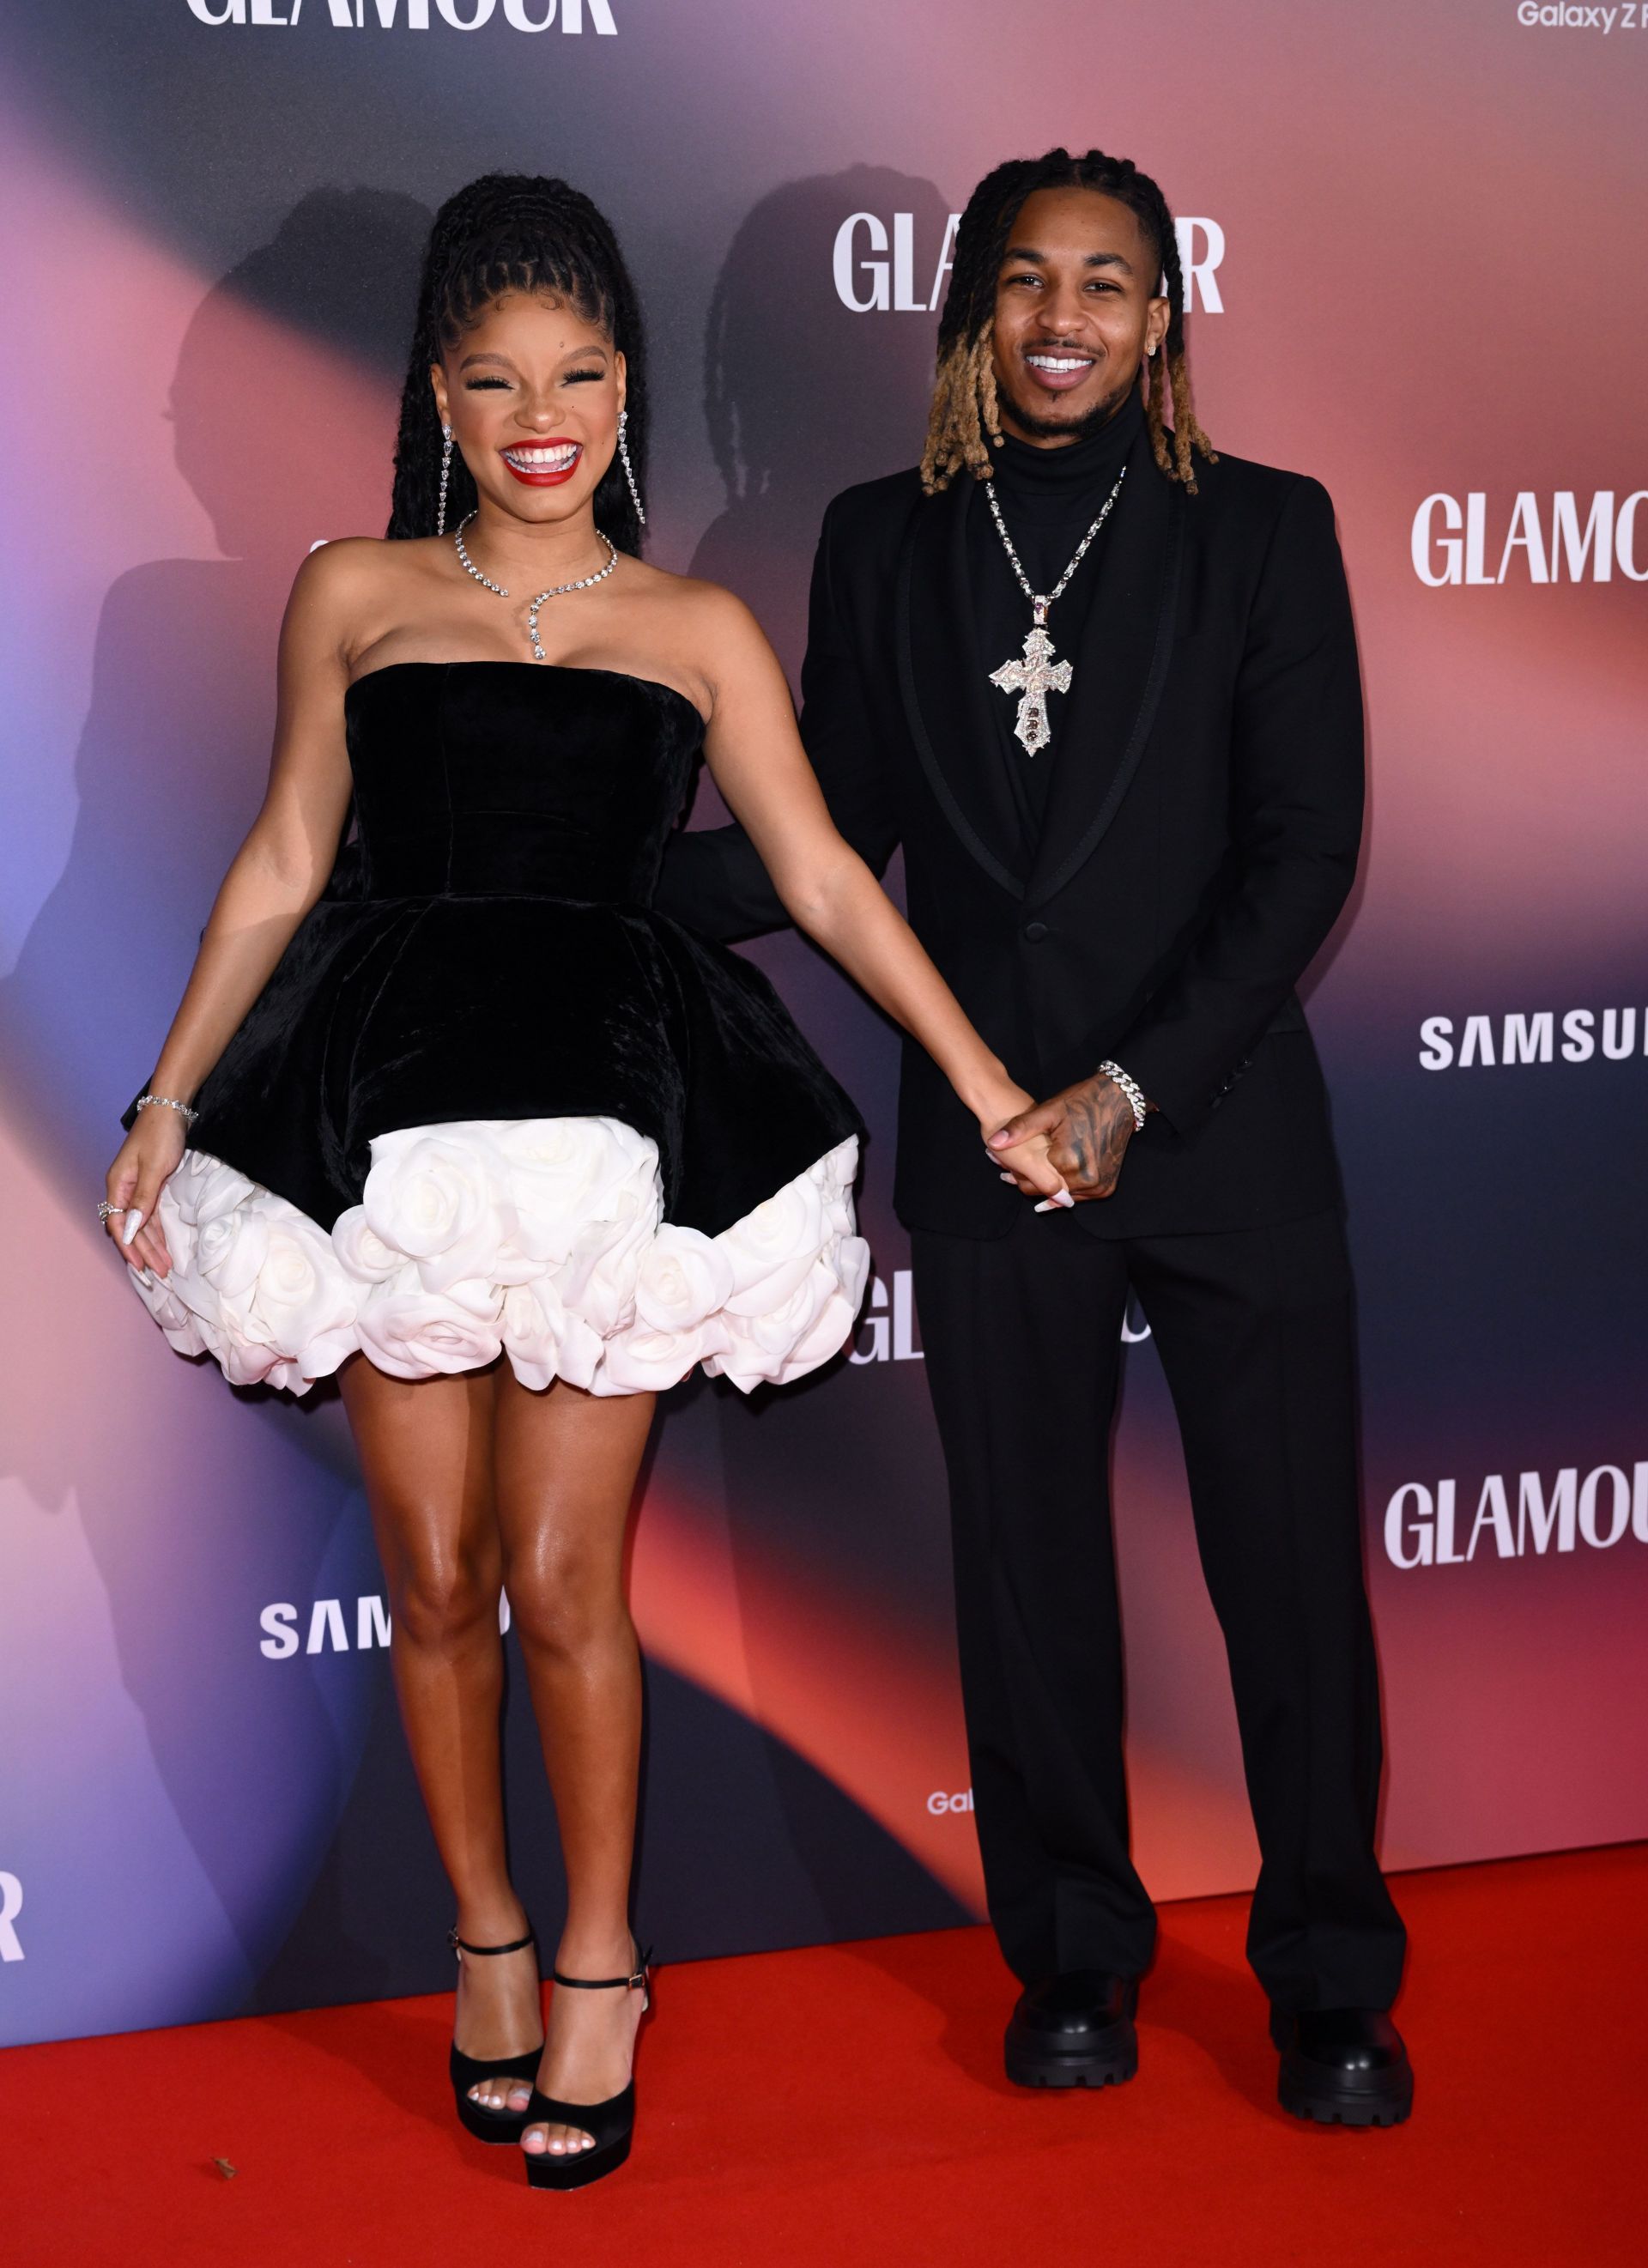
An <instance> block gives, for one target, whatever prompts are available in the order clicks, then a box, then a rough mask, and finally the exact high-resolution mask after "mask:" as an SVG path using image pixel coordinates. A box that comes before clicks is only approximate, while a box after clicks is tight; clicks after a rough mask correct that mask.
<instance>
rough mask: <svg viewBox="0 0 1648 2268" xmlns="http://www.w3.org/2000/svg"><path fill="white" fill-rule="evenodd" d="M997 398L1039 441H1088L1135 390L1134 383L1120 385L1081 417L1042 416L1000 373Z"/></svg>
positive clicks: (1023, 428)
mask: <svg viewBox="0 0 1648 2268" xmlns="http://www.w3.org/2000/svg"><path fill="white" fill-rule="evenodd" d="M996 383H997V399H998V401H1000V403H1001V406H1002V407H1003V408H1004V409H1006V410H1007V411H1008V412H1009V414H1010V415H1011V416H1012V421H1013V423H1014V424H1015V425H1017V426H1018V427H1019V431H1021V432H1023V433H1027V434H1028V435H1029V436H1030V437H1031V438H1032V439H1034V440H1037V441H1085V439H1086V438H1087V436H1088V434H1089V433H1096V432H1097V431H1099V428H1100V426H1101V425H1107V424H1108V423H1110V420H1111V419H1112V418H1113V417H1114V416H1115V415H1116V413H1117V412H1118V411H1119V410H1120V409H1121V408H1122V404H1123V403H1124V402H1125V401H1126V400H1127V398H1128V396H1129V394H1131V392H1132V391H1133V387H1132V384H1131V382H1129V384H1128V385H1126V386H1123V387H1120V388H1119V389H1118V390H1117V391H1116V392H1115V394H1110V395H1109V396H1108V397H1107V399H1106V400H1104V401H1096V402H1094V404H1093V408H1092V409H1088V410H1085V411H1084V412H1083V414H1082V415H1081V416H1079V417H1043V416H1041V415H1040V414H1039V413H1038V412H1037V411H1035V410H1034V409H1025V407H1024V406H1023V404H1022V403H1021V402H1020V401H1019V397H1018V395H1017V394H1011V393H1009V391H1008V389H1007V388H1006V387H1004V386H1003V385H1002V383H1001V379H1000V375H999V373H998V374H997V381H996Z"/></svg>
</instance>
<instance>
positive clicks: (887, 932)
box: [701, 591, 1064, 1200]
mask: <svg viewBox="0 0 1648 2268" xmlns="http://www.w3.org/2000/svg"><path fill="white" fill-rule="evenodd" d="M703 603H704V605H705V612H706V621H705V623H704V629H705V630H706V632H707V637H706V640H705V647H706V648H707V652H706V659H707V662H708V667H707V668H706V670H705V674H706V676H707V678H708V679H709V682H710V689H711V694H712V696H713V709H712V712H711V716H710V725H709V730H708V733H707V736H706V739H705V743H704V754H705V757H706V759H707V761H708V762H709V766H710V773H711V775H712V777H713V778H714V780H715V784H716V785H717V788H718V789H719V790H720V792H721V794H722V797H723V799H725V803H726V805H727V807H728V809H729V810H730V811H731V812H732V815H733V817H734V818H735V819H736V820H737V821H739V825H740V826H741V827H742V828H744V829H745V831H746V833H747V835H748V836H749V838H750V840H751V842H752V843H754V846H755V849H756V851H758V852H759V853H760V855H761V863H762V864H763V865H765V867H766V869H767V871H768V873H769V875H770V876H771V877H772V881H773V887H775V889H776V891H777V893H778V895H779V897H780V898H781V899H782V900H783V902H784V909H785V910H786V912H787V913H788V914H789V916H790V917H791V920H792V921H793V922H794V923H795V924H796V926H797V927H798V929H803V930H805V931H806V933H807V935H808V936H809V937H810V938H812V939H813V940H814V941H815V942H816V943H817V944H819V945H820V946H822V947H823V948H824V950H825V952H826V953H828V954H829V955H830V957H831V959H832V960H834V961H837V962H839V964H840V965H841V967H842V968H844V969H845V970H846V971H847V973H848V975H849V976H852V977H853V978H855V979H856V980H857V983H860V984H862V985H863V987H864V990H865V991H866V992H867V993H868V994H869V995H870V997H871V998H872V1000H874V1001H875V1002H876V1003H877V1005H879V1006H880V1007H882V1008H884V1009H885V1010H886V1011H887V1014H888V1015H889V1016H891V1017H893V1018H894V1020H895V1021H896V1022H897V1023H899V1024H901V1025H902V1026H903V1027H904V1029H905V1030H906V1031H907V1032H909V1033H910V1034H911V1035H913V1036H914V1037H915V1038H916V1039H917V1040H919V1041H920V1042H921V1044H922V1046H923V1047H924V1048H925V1049H926V1050H927V1052H928V1054H929V1055H930V1056H931V1057H932V1059H933V1061H934V1062H935V1063H936V1064H938V1068H939V1069H940V1071H943V1072H944V1074H945V1078H946V1079H948V1080H949V1081H950V1084H951V1086H953V1088H954V1089H955V1092H956V1094H957V1095H958V1096H959V1097H960V1100H961V1101H963V1102H964V1103H965V1104H966V1105H967V1108H968V1109H969V1110H970V1111H971V1112H972V1113H973V1115H974V1116H975V1118H976V1119H977V1120H978V1122H979V1125H980V1129H981V1131H982V1133H983V1134H984V1135H985V1136H986V1137H987V1138H988V1137H989V1136H990V1135H991V1134H993V1133H994V1132H995V1131H996V1130H997V1128H998V1127H999V1126H1001V1125H1002V1124H1004V1122H1005V1120H1006V1119H1007V1118H1010V1117H1012V1116H1013V1114H1014V1112H1015V1111H1017V1110H1020V1109H1022V1108H1024V1107H1025V1106H1024V1104H1023V1103H1022V1102H1019V1101H1014V1102H1013V1103H1012V1107H1011V1108H1008V1109H1006V1110H1004V1109H1003V1107H1002V1106H1003V1103H1004V1101H1006V1100H1007V1099H1008V1098H1009V1097H1017V1096H1020V1095H1022V1094H1024V1092H1025V1090H1024V1089H1023V1088H1022V1087H1021V1086H1018V1085H1017V1084H1016V1083H1015V1081H1014V1080H1013V1079H1012V1078H1010V1076H1009V1075H1008V1072H1007V1071H1006V1069H1005V1067H1004V1065H1003V1064H1002V1063H1001V1061H1000V1059H999V1057H997V1056H996V1055H995V1054H994V1053H993V1052H992V1050H991V1049H989V1048H988V1047H986V1046H985V1044H984V1042H983V1041H982V1039H981V1038H980V1037H979V1035H978V1034H977V1033H976V1032H975V1030H974V1028H973V1026H972V1025H971V1023H970V1022H969V1021H968V1020H967V1017H966V1015H965V1014H964V1013H962V1010H961V1007H960V1004H959V1003H958V1001H957V999H956V998H955V995H954V994H953V992H952V991H951V990H950V988H949V986H948V985H947V984H946V983H945V981H944V979H943V977H942V976H940V975H939V974H938V970H937V969H936V968H934V967H933V964H932V962H931V960H930V959H929V958H928V956H927V954H926V951H925V949H924V948H923V946H921V945H920V944H919V943H918V941H917V939H916V935H915V932H913V931H912V930H911V928H910V926H909V923H908V922H906V920H905V919H904V917H903V916H902V915H901V913H900V912H899V910H898V909H897V907H896V906H894V903H893V902H892V900H891V899H890V898H889V897H888V896H887V894H886V892H885V891H884V890H883V889H882V888H881V887H880V885H879V883H878V882H877V880H876V879H875V877H874V875H873V874H872V873H871V871H870V869H869V867H868V866H866V865H865V864H864V860H863V859H862V858H860V857H859V855H858V853H857V851H855V850H853V849H852V848H851V846H850V844H849V843H846V842H845V841H843V839H842V836H840V835H839V834H838V833H837V832H836V830H835V825H834V823H833V822H832V821H831V818H830V815H829V812H828V808H827V806H826V805H825V801H824V798H823V794H822V792H821V791H820V787H819V784H818V781H817V778H816V777H814V774H813V768H812V766H811V765H810V764H809V763H808V762H807V759H806V752H805V750H804V749H803V747H802V746H801V740H800V736H799V734H798V732H797V730H796V723H795V712H794V711H793V709H792V708H791V702H790V689H789V687H788V685H787V684H786V683H785V681H784V672H783V671H782V670H781V669H780V668H779V666H778V662H777V659H776V656H775V655H774V653H773V651H772V648H771V647H770V646H769V644H768V643H767V640H766V638H765V637H763V636H762V634H761V630H760V627H759V626H758V624H757V623H756V622H755V621H754V617H753V616H752V615H750V613H749V611H748V609H747V608H745V607H744V606H743V605H741V604H740V602H739V600H736V599H733V598H732V597H730V596H729V594H728V593H725V592H722V591H717V592H715V593H713V594H706V597H705V600H704V602H703ZM701 650H702V649H701ZM998 1155H999V1158H1000V1162H1001V1165H1003V1166H1008V1167H1013V1168H1015V1169H1016V1171H1017V1172H1018V1173H1019V1175H1022V1176H1023V1178H1024V1179H1025V1180H1026V1181H1028V1182H1032V1183H1034V1186H1035V1187H1036V1188H1037V1189H1040V1190H1041V1192H1042V1193H1043V1194H1044V1195H1045V1196H1048V1197H1058V1198H1060V1199H1061V1200H1063V1199H1064V1183H1063V1179H1062V1177H1061V1176H1060V1175H1058V1174H1057V1173H1056V1171H1055V1170H1054V1168H1053V1167H1051V1166H1050V1165H1048V1161H1047V1147H1046V1144H1045V1142H1044V1141H1043V1140H1042V1139H1041V1138H1033V1139H1031V1140H1028V1141H1026V1142H1025V1143H1023V1144H1021V1145H1019V1146H1018V1147H1017V1148H1015V1149H1014V1150H1012V1152H999V1153H998ZM981 1170H988V1161H987V1160H981Z"/></svg>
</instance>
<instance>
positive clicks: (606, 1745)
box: [493, 1368, 655, 2152]
mask: <svg viewBox="0 0 1648 2268" xmlns="http://www.w3.org/2000/svg"><path fill="white" fill-rule="evenodd" d="M654 1401H655V1397H654V1396H653V1395H650V1394H644V1395H640V1394H637V1395H610V1396H598V1395H588V1394H585V1393H582V1392H580V1391H579V1390H578V1388H576V1387H572V1386H569V1385H567V1384H566V1383H565V1382H564V1381H560V1382H558V1383H557V1384H555V1385H554V1386H551V1387H550V1388H548V1391H547V1392H543V1393H534V1392H533V1391H531V1390H529V1389H528V1388H526V1387H523V1386H522V1385H520V1384H519V1381H517V1380H516V1379H515V1378H514V1377H513V1375H512V1374H511V1373H510V1372H509V1370H508V1369H507V1368H504V1369H501V1370H500V1372H499V1373H498V1381H497V1402H496V1404H495V1409H494V1419H493V1471H494V1479H495V1484H496V1487H497V1511H498V1525H499V1528H500V1530H501V1532H502V1535H503V1539H504V1585H505V1587H506V1588H507V1590H508V1592H509V1599H510V1609H511V1615H512V1616H513V1620H514V1627H515V1630H516V1631H517V1633H518V1635H519V1639H520V1643H521V1650H522V1653H523V1654H524V1655H525V1658H526V1675H527V1678H528V1681H529V1683H530V1685H531V1688H532V1697H533V1709H534V1710H535V1712H536V1713H537V1718H538V1727H539V1732H540V1734H541V1738H542V1741H543V1748H544V1761H545V1763H546V1764H547V1765H548V1772H549V1784H550V1786H551V1788H552V1789H553V1790H554V1793H555V1815H556V1818H557V1820H558V1822H559V1824H560V1830H561V1850H562V1855H563V1859H564V1861H565V1865H566V1878H567V1918H566V1926H565V1929H564V1930H563V1933H562V1937H561V1943H560V1947H559V1949H558V1952H557V1954H556V1958H555V1966H556V1967H557V1968H559V1969H563V1970H565V1971H566V1972H567V1974H568V1975H569V1976H572V1977H622V1976H627V1975H628V1974H629V1969H630V1966H631V1962H632V1960H633V1952H632V1947H631V1940H630V1935H629V1866H630V1859H631V1855H632V1852H633V1846H634V1843H635V1813H636V1772H637V1770H638V1767H639V1761H640V1749H641V1664H640V1656H639V1653H638V1650H637V1648H636V1635H635V1626H634V1624H632V1623H631V1621H630V1619H629V1606H628V1603H627V1602H626V1601H625V1598H624V1590H623V1547H624V1531H625V1528H626V1527H627V1524H628V1521H629V1506H630V1501H631V1499H632V1498H633V1495H634V1492H635V1484H636V1473H637V1471H638V1470H639V1469H640V1463H641V1454H642V1452H643V1450H644V1448H645V1447H646V1439H647V1432H648V1429H649V1428H650V1426H651V1422H652V1411H653V1406H654ZM640 2016H641V1996H640V1994H639V1993H638V1992H622V1991H619V1992H556V1994H555V1999H554V2001H553V2004H552V2007H551V2009H550V2017H549V2026H548V2037H547V2038H546V2040H545V2043H544V2059H543V2064H542V2066H541V2070H540V2072H539V2075H538V2083H539V2085H540V2087H541V2088H542V2090H543V2092H544V2093H545V2094H546V2095H558V2096H560V2097H562V2098H563V2100H566V2101H569V2102H604V2101H605V2100H606V2099H607V2096H609V2095H616V2094H617V2093H618V2092H619V2091H620V2089H621V2088H622V2087H623V2086H624V2085H625V2083H626V2081H627V2080H628V2079H629V2065H630V2060H631V2056H632V2053H633V2051H634V2046H635V2033H636V2025H637V2023H638V2022H639V2021H640ZM524 2101H525V2095H524V2091H521V2090H518V2091H517V2092H516V2093H515V2094H514V2095H511V2108H516V2107H519V2106H521V2105H522V2104H523V2103H524ZM588 2140H589V2138H588V2136H587V2135H585V2134H584V2133H583V2132H582V2131H581V2130H580V2129H578V2128H576V2127H562V2126H550V2127H548V2128H545V2127H543V2126H534V2127H529V2128H528V2129H527V2132H526V2147H527V2148H528V2149H539V2148H543V2147H548V2148H549V2149H551V2150H554V2151H556V2152H560V2151H563V2150H564V2149H567V2148H573V2149H581V2148H583V2147H587V2144H588Z"/></svg>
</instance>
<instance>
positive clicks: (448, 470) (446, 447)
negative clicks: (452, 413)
mask: <svg viewBox="0 0 1648 2268" xmlns="http://www.w3.org/2000/svg"><path fill="white" fill-rule="evenodd" d="M451 477H452V427H451V426H450V425H443V426H442V427H441V484H440V503H439V504H438V505H437V507H436V511H435V533H436V534H437V535H445V533H446V483H447V482H448V480H449V479H450V478H451Z"/></svg>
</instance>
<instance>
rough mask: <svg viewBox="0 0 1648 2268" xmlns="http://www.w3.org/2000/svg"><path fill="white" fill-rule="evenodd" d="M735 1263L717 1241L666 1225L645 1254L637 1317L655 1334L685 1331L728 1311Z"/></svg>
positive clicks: (638, 1286)
mask: <svg viewBox="0 0 1648 2268" xmlns="http://www.w3.org/2000/svg"><path fill="white" fill-rule="evenodd" d="M731 1294H732V1262H731V1260H730V1259H729V1258H728V1257H727V1256H726V1254H725V1252H724V1251H723V1250H722V1249H721V1248H720V1246H719V1245H718V1244H717V1243H716V1242H715V1241H714V1239H713V1238H710V1237H708V1236H705V1235H704V1234H703V1233H702V1232H701V1231H700V1230H698V1229H695V1228H681V1227H678V1226H675V1224H674V1223H673V1222H670V1221H666V1222H665V1224H664V1226H662V1227H661V1228H660V1229H659V1230H658V1233H657V1235H656V1236H654V1237H653V1239H652V1241H651V1243H650V1244H649V1245H648V1246H647V1247H646V1249H645V1250H644V1252H643V1253H642V1255H641V1263H640V1266H639V1267H638V1268H637V1270H636V1287H635V1302H636V1315H637V1316H638V1317H639V1318H640V1320H641V1322H644V1324H646V1325H647V1327H648V1328H649V1329H651V1330H654V1331H686V1330H690V1329H692V1328H693V1326H694V1325H695V1324H697V1323H702V1322H704V1321H705V1319H706V1318H707V1317H708V1316H710V1315H713V1314H715V1313H716V1312H717V1309H718V1308H721V1307H725V1305H726V1303H727V1300H728V1299H729V1298H730V1296H731Z"/></svg>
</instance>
